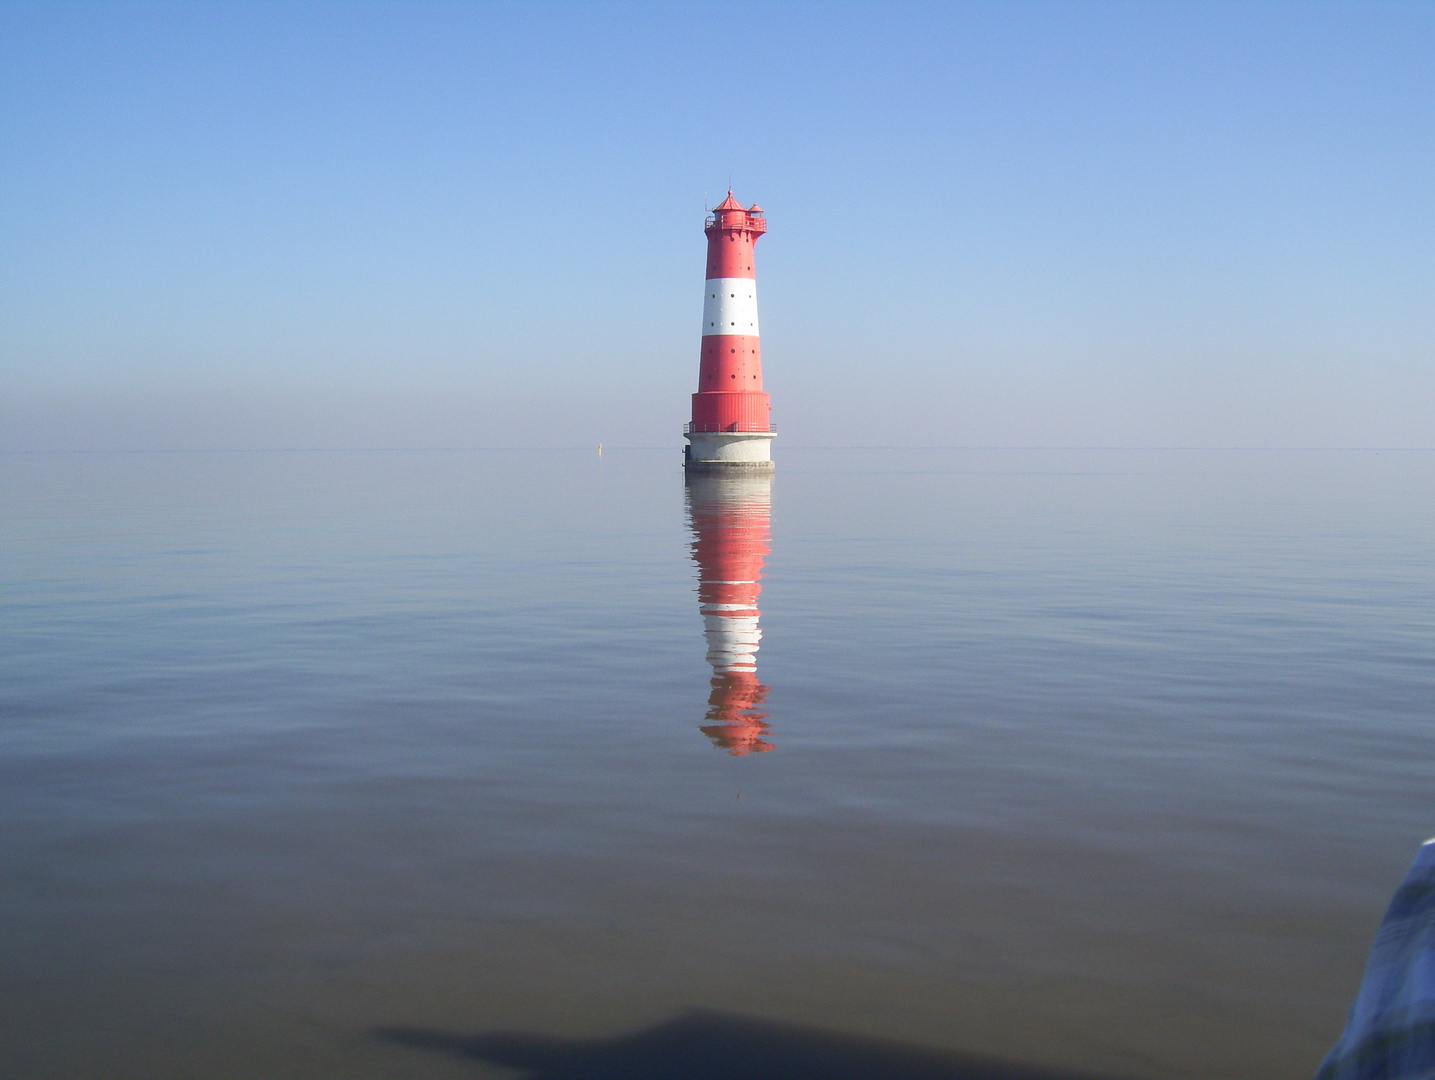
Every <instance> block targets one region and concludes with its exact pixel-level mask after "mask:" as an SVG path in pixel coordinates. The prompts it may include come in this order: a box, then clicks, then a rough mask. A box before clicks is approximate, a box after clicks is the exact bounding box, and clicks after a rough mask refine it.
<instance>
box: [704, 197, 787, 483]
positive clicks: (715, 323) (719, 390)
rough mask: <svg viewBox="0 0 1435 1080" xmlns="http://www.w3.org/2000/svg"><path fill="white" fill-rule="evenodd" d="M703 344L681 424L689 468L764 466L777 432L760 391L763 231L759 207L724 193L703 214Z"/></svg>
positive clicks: (757, 468) (749, 468)
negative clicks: (758, 264)
mask: <svg viewBox="0 0 1435 1080" xmlns="http://www.w3.org/2000/svg"><path fill="white" fill-rule="evenodd" d="M704 231H705V232H706V233H707V236H708V273H707V288H706V290H705V291H704V294H703V347H702V361H701V363H700V365H699V368H698V392H697V393H696V394H694V395H693V419H692V422H691V423H690V424H688V425H687V426H686V427H685V428H684V429H683V435H684V437H685V438H686V439H687V440H688V446H686V447H684V449H683V464H684V466H685V467H686V468H688V469H690V470H702V471H708V470H710V471H714V472H725V471H728V470H746V471H771V469H772V438H773V436H774V435H775V434H776V430H775V429H774V428H773V426H772V420H771V416H770V415H769V413H770V409H771V406H769V405H768V400H767V394H766V393H765V392H764V391H763V389H762V348H761V345H760V342H759V340H758V332H757V276H756V274H755V273H754V272H753V266H754V265H755V263H754V262H753V257H752V256H753V249H754V247H755V246H756V244H757V238H758V237H760V236H761V235H762V234H763V233H765V232H767V221H766V219H765V218H764V217H763V213H762V207H760V206H758V205H757V204H756V203H753V205H752V206H750V207H748V208H747V209H743V206H742V204H741V203H740V202H738V201H737V200H736V199H734V198H733V197H732V192H731V191H729V192H728V193H727V198H726V199H724V200H723V201H722V202H720V203H719V204H718V205H717V206H715V207H714V208H713V210H712V213H711V214H709V215H708V219H707V224H706V226H705V228H704Z"/></svg>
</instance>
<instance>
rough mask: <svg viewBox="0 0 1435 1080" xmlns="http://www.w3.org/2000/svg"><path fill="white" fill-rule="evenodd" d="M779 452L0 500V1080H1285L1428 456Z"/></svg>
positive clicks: (1428, 565)
mask: <svg viewBox="0 0 1435 1080" xmlns="http://www.w3.org/2000/svg"><path fill="white" fill-rule="evenodd" d="M778 454H779V459H780V460H779V466H778V472H777V474H776V477H775V479H774V480H773V481H772V483H771V485H770V488H769V487H767V486H766V485H764V484H762V483H757V484H755V485H754V484H749V485H747V486H746V487H743V486H742V485H738V487H736V488H728V489H724V488H723V487H722V486H721V485H716V486H714V485H708V486H706V487H702V488H700V489H698V488H695V489H694V490H693V491H691V492H689V491H687V490H685V485H684V481H683V475H682V472H681V470H680V468H678V454H677V451H675V450H669V451H661V452H660V451H622V450H619V451H613V450H609V451H608V452H607V453H606V454H605V455H604V456H603V457H602V458H599V457H598V456H597V455H596V454H595V453H593V452H591V451H589V452H576V451H572V452H569V451H565V452H558V451H553V452H530V451H524V452H453V453H438V452H435V453H427V452H425V453H398V452H394V453H283V454H204V455H158V454H133V455H98V454H84V455H53V456H43V455H8V456H3V457H0V544H3V547H0V551H3V565H4V574H3V583H4V595H3V606H0V641H3V656H0V825H3V827H0V1076H3V1077H5V1078H7V1080H10V1078H16V1080H31V1078H66V1080H73V1078H77V1077H85V1078H99V1080H109V1078H135V1080H167V1078H175V1080H180V1078H193V1077H207V1078H208V1077H213V1078H224V1080H228V1078H236V1080H238V1078H246V1080H247V1078H311V1077H312V1078H318V1077H344V1078H355V1080H363V1078H370V1077H394V1078H397V1077H420V1076H421V1077H434V1078H449V1077H455V1078H457V1077H478V1078H486V1077H529V1078H537V1080H559V1078H572V1080H587V1078H597V1077H600V1076H601V1077H625V1078H627V1080H657V1078H659V1077H664V1078H666V1077H707V1076H713V1077H718V1076H722V1077H726V1078H728V1080H741V1078H744V1077H758V1076H774V1077H776V1076H793V1077H799V1076H801V1077H808V1076H810V1077H824V1076H832V1077H836V1076H844V1077H846V1076H853V1077H856V1076H864V1077H890V1078H896V1080H903V1078H907V1077H912V1078H915V1077H917V1076H922V1077H931V1078H941V1077H946V1078H951V1080H956V1078H977V1077H982V1078H987V1077H995V1076H998V1075H1001V1076H1008V1077H1028V1076H1030V1077H1036V1076H1043V1077H1061V1076H1066V1075H1068V1074H1070V1073H1073V1072H1087V1073H1092V1074H1096V1075H1098V1076H1102V1077H1112V1078H1119V1077H1130V1078H1151V1080H1164V1078H1193V1080H1194V1078H1201V1080H1218V1078H1228V1080H1245V1078H1251V1080H1255V1078H1261V1080H1283V1078H1292V1080H1295V1078H1304V1077H1307V1076H1309V1075H1310V1074H1311V1072H1312V1071H1313V1069H1314V1067H1315V1065H1316V1063H1317V1061H1318V1059H1319V1058H1320V1056H1321V1055H1322V1053H1323V1052H1324V1051H1325V1049H1326V1048H1327V1047H1328V1046H1329V1044H1330V1043H1331V1041H1332V1040H1333V1039H1334V1038H1335V1036H1336V1034H1337V1033H1338V1031H1339V1029H1340V1026H1341V1024H1342V1021H1343V1017H1344V1013H1345V1010H1346V1008H1347V1007H1348V1005H1349V1002H1350V1000H1351V997H1352V995H1353V993H1354V990H1355V987H1356V985H1357V983H1358V980H1359V975H1360V969H1361V965H1362V962H1363V958H1364V955H1365V951H1366V949H1367V947H1368V945H1369V942H1370V937H1371V934H1372V932H1373V930H1374V928H1375V925H1376V923H1377V922H1378V920H1379V917H1380V915H1381V913H1382V910H1383V908H1384V906H1385V904H1386V902H1387V901H1388V899H1389V896H1390V893H1391V891H1392V889H1393V888H1394V886H1395V885H1396V883H1397V882H1398V881H1399V879H1400V877H1401V876H1402V874H1403V871H1404V869H1405V867H1406V865H1407V863H1408V862H1409V860H1410V858H1411V857H1412V856H1413V854H1414V850H1415V847H1416V845H1417V844H1418V843H1419V842H1420V841H1421V840H1423V839H1425V838H1426V837H1427V836H1429V835H1431V834H1435V730H1432V719H1435V718H1433V717H1432V703H1435V454H1429V453H1392V452H1381V453H1375V452H1275V451H1269V452H1267V451H1258V452H1235V451H1232V452H1215V451H1199V452H1198V451H1190V452H1175V451H1173V452H1154V451H921V452H918V451H886V450H879V451H818V450H807V451H802V450H794V449H791V448H783V447H781V446H779V447H778ZM759 573H760V575H761V576H760V578H759V577H758V575H759ZM699 577H701V578H702V582H701V592H700V591H699ZM700 606H701V608H702V610H701V611H700ZM704 612H706V615H705V614H704ZM977 1058H980V1059H983V1060H985V1059H993V1060H994V1061H996V1062H998V1063H1004V1065H1005V1066H1006V1067H1008V1068H1009V1069H1010V1070H1012V1071H1010V1072H1008V1073H1001V1072H1000V1065H993V1064H989V1063H988V1064H982V1063H981V1062H979V1061H977V1060H976V1059H977ZM1042 1070H1045V1071H1042Z"/></svg>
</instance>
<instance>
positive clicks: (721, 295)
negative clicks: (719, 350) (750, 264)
mask: <svg viewBox="0 0 1435 1080" xmlns="http://www.w3.org/2000/svg"><path fill="white" fill-rule="evenodd" d="M716 334H741V335H743V336H745V337H757V336H758V333H757V281H756V280H754V279H753V278H737V277H729V278H708V282H707V290H706V291H705V292H704V293H703V337H712V336H714V335H716Z"/></svg>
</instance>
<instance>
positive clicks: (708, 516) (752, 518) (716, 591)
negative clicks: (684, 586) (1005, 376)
mask: <svg viewBox="0 0 1435 1080" xmlns="http://www.w3.org/2000/svg"><path fill="white" fill-rule="evenodd" d="M687 494H688V522H689V525H690V527H691V528H692V535H693V543H692V554H693V561H694V562H695V563H697V569H698V609H699V611H700V612H701V613H702V617H703V636H704V637H705V638H706V639H707V653H708V656H707V659H708V663H709V664H710V665H712V669H713V673H712V681H711V683H710V687H711V689H710V692H709V694H708V711H707V722H706V723H705V724H703V725H702V726H701V730H702V732H703V734H704V735H706V736H707V737H708V738H710V739H712V741H713V745H714V746H717V747H719V748H720V749H723V750H726V751H727V752H728V753H729V754H732V755H734V756H735V757H742V756H743V755H746V754H753V753H762V752H763V751H765V750H771V749H772V748H773V744H772V743H771V742H769V741H768V740H767V739H766V738H765V737H764V736H766V735H767V733H768V730H769V726H768V723H767V712H766V711H765V705H764V703H765V701H766V699H767V693H768V688H767V687H766V686H764V685H763V684H762V683H761V682H759V681H758V678H757V650H758V646H759V644H760V643H761V641H762V630H761V628H760V627H759V626H758V620H759V619H760V618H761V616H762V613H761V612H760V611H759V610H758V606H757V603H758V595H759V594H760V593H761V592H762V568H763V564H764V562H766V560H767V555H768V552H769V549H770V544H769V536H770V528H769V522H770V521H771V518H772V476H771V474H769V473H765V472H762V471H761V470H747V471H743V470H742V469H733V470H727V471H724V472H721V473H719V472H717V471H716V470H714V471H711V472H701V471H700V472H697V473H692V472H690V473H689V474H688V478H687Z"/></svg>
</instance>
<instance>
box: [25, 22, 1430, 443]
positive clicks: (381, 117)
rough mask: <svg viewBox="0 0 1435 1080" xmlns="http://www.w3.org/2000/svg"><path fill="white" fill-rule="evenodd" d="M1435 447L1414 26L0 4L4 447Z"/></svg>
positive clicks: (1426, 68) (1424, 54)
mask: <svg viewBox="0 0 1435 1080" xmlns="http://www.w3.org/2000/svg"><path fill="white" fill-rule="evenodd" d="M729 184H730V185H731V187H732V188H733V190H734V192H735V193H736V195H737V197H738V198H739V199H741V200H743V201H744V202H745V203H752V202H759V203H761V205H762V206H763V207H764V209H765V210H766V211H767V216H768V222H769V231H768V234H767V235H766V236H765V237H764V238H763V239H762V242H761V243H760V244H759V245H758V249H757V250H758V263H757V274H758V286H759V295H760V304H761V311H762V331H763V360H764V370H765V378H766V387H767V389H768V390H769V392H770V393H771V394H772V404H773V418H774V421H775V422H776V424H777V426H778V431H779V437H778V447H777V452H778V453H779V455H780V447H781V444H783V443H788V444H789V445H793V446H887V445H895V446H1212V447H1226V446H1242V447H1245V446H1250V447H1307V446H1322V447H1405V448H1431V447H1435V424H1432V415H1435V198H1432V195H1435V4H1432V3H1428V2H1423V3H1380V4H1376V3H1360V4H1321V3H1305V2H1302V3H1289V4H1287V3H1266V4H1261V3H1249V2H1240V3H1219V2H1208V3H1196V4H1183V3H1177V2H1171V3H1144V2H1143V3H1114V2H1113V3H1080V2H1064V3H1036V2H1033V3H1016V2H1011V3H996V2H991V3H950V4H922V3H900V2H897V0H888V2H882V3H840V2H824V3H820V4H810V5H804V4H800V3H779V4H745V3H721V4H703V5H698V4H682V3H660V4H616V3H615V4H598V3H541V2H530V3H502V4H476V3H462V4H445V3H418V2H413V3H402V4H385V3H283V4H263V3H245V4H224V3H176V4H129V3H118V2H115V3H97V4H67V3H59V2H45V3H13V2H0V253H3V258H0V450H4V451H34V450H195V449H199V450H230V449H235V450H246V449H248V450H271V449H290V448H360V447H413V448H422V447H561V446H591V445H595V444H597V443H598V442H603V443H605V444H607V445H609V446H615V447H621V446H673V447H675V448H676V447H677V446H679V445H681V441H682V440H681V435H680V432H681V426H682V423H683V422H684V420H686V419H687V417H688V408H689V401H688V395H689V394H690V393H691V392H692V391H693V390H694V389H696V379H697V366H698V346H699V340H698V338H699V333H700V322H701V314H702V295H701V290H702V276H703V271H704V251H705V238H704V236H703V232H702V225H703V216H704V209H705V207H706V206H710V205H712V204H714V203H715V202H717V201H718V200H720V199H721V198H722V196H723V194H724V192H725V191H726V189H727V187H728V186H729Z"/></svg>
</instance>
